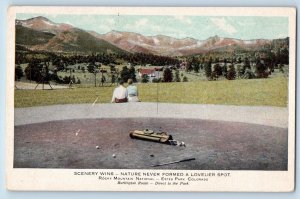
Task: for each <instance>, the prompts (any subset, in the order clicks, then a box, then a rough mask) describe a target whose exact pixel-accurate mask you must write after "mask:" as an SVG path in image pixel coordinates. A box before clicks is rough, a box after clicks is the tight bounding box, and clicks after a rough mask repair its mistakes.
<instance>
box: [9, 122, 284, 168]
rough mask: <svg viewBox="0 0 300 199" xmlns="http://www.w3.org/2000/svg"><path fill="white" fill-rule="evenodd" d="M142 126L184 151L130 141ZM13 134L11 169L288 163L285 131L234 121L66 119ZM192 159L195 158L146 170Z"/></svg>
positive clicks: (274, 165)
mask: <svg viewBox="0 0 300 199" xmlns="http://www.w3.org/2000/svg"><path fill="white" fill-rule="evenodd" d="M145 128H149V129H153V130H159V129H162V130H164V131H167V132H170V134H171V135H172V136H173V138H174V139H176V140H179V141H183V142H185V143H186V147H178V146H171V145H165V144H160V143H154V142H148V141H142V140H135V139H130V137H129V131H131V130H134V129H141V130H142V129H145ZM79 130H80V131H79ZM76 132H77V133H78V135H77V136H76ZM14 136H15V145H14V167H15V168H78V169H183V170H185V169H188V170H192V169H197V170H227V169H230V170H286V169H287V162H288V160H287V155H288V151H287V150H288V143H287V141H288V130H287V128H278V127H270V126H263V125H255V124H246V123H238V122H223V121H210V120H197V119H168V118H166V119H161V118H159V119H158V118H130V119H116V118H114V119H82V120H64V121H53V122H46V123H37V124H28V125H20V126H15V134H14ZM96 146H99V149H96ZM113 154H115V155H116V157H113ZM190 157H194V158H196V160H193V161H189V162H182V163H177V164H171V165H167V166H160V167H151V166H150V165H153V164H158V163H164V162H170V161H177V160H181V159H184V158H190Z"/></svg>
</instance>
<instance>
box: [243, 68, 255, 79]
mask: <svg viewBox="0 0 300 199" xmlns="http://www.w3.org/2000/svg"><path fill="white" fill-rule="evenodd" d="M242 77H243V78H244V79H254V78H255V74H254V73H253V72H252V70H251V69H249V68H247V69H246V71H245V73H244V75H243V76H242Z"/></svg>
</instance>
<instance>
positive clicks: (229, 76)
mask: <svg viewBox="0 0 300 199" xmlns="http://www.w3.org/2000/svg"><path fill="white" fill-rule="evenodd" d="M235 78H236V71H235V68H234V66H233V65H232V64H230V65H229V70H228V72H227V79H228V80H234V79H235Z"/></svg>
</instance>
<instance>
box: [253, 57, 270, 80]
mask: <svg viewBox="0 0 300 199" xmlns="http://www.w3.org/2000/svg"><path fill="white" fill-rule="evenodd" d="M255 73H256V77H257V78H267V77H268V76H269V72H268V68H267V66H266V65H265V64H263V63H261V62H260V61H259V62H258V63H257V64H256V70H255Z"/></svg>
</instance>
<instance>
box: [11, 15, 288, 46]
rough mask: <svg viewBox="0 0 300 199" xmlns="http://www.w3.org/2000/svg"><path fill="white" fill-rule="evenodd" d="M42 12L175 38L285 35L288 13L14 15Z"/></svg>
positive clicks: (84, 24)
mask: <svg viewBox="0 0 300 199" xmlns="http://www.w3.org/2000/svg"><path fill="white" fill-rule="evenodd" d="M37 16H44V17H46V18H48V19H50V20H51V21H53V22H55V23H67V24H70V25H73V26H75V27H77V28H81V29H84V30H93V31H96V32H98V33H100V34H104V33H107V32H110V31H111V30H117V31H127V32H136V33H140V34H143V35H146V36H155V35H166V36H171V37H175V38H186V37H190V38H195V39H198V40H205V39H207V38H209V37H212V36H215V35H218V36H219V37H227V38H236V39H243V40H250V39H277V38H284V37H287V36H288V18H287V17H258V16H255V17H249V16H243V17H241V16H236V17H234V16H211V17H210V16H183V15H176V16H158V15H155V16H152V15H151V16H150V15H119V16H118V15H82V14H81V15H74V14H72V15H67V14H59V15H48V14H47V15H45V14H28V13H26V14H25V13H18V14H17V19H23V20H24V19H29V18H32V17H37Z"/></svg>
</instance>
